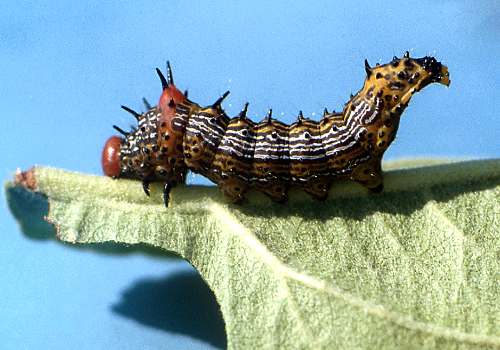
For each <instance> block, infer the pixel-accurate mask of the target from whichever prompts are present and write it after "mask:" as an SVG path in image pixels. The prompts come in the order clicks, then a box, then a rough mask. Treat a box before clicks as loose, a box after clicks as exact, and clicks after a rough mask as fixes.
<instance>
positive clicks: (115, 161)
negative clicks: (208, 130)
mask: <svg viewBox="0 0 500 350" xmlns="http://www.w3.org/2000/svg"><path fill="white" fill-rule="evenodd" d="M156 71H157V72H158V75H159V76H160V80H161V83H162V86H163V93H162V94H161V96H160V101H159V103H158V106H157V107H155V108H151V106H150V105H149V104H148V103H147V101H146V100H144V103H145V105H146V107H147V108H148V111H151V110H153V109H156V110H161V114H162V117H161V120H159V121H158V124H162V125H163V128H164V127H165V126H166V125H169V122H170V121H171V120H172V118H173V117H174V115H175V105H176V104H177V103H180V102H182V101H184V100H185V99H186V96H185V95H184V94H183V93H182V92H180V91H179V89H177V88H176V87H175V85H174V81H173V78H172V71H171V69H170V63H169V62H167V78H166V79H165V77H164V76H163V74H162V73H161V72H160V70H159V69H156ZM122 108H123V109H125V110H126V111H127V112H130V113H132V114H133V115H134V116H135V117H136V118H137V119H138V120H139V119H140V117H141V115H140V114H138V113H136V112H134V111H132V110H131V109H129V108H127V107H124V106H122ZM114 128H115V129H116V130H118V132H120V133H121V134H122V135H124V136H127V135H128V134H129V133H127V132H125V131H123V130H121V129H120V128H118V127H117V126H114ZM173 141H174V140H172V142H173ZM123 142H124V139H123V138H122V137H119V136H112V137H110V138H109V139H108V141H106V144H105V145H104V149H103V151H102V159H101V164H102V170H103V172H104V175H106V176H110V177H117V176H119V175H120V174H121V173H122V170H123V169H121V168H120V146H121V145H122V144H123Z"/></svg>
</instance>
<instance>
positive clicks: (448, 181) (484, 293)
mask: <svg viewBox="0 0 500 350" xmlns="http://www.w3.org/2000/svg"><path fill="white" fill-rule="evenodd" d="M32 177H33V178H34V180H35V181H36V183H35V185H32V187H36V190H37V193H40V194H42V195H43V196H45V197H47V198H48V199H49V201H50V213H49V214H48V220H49V221H50V222H52V223H53V224H54V225H55V227H56V228H57V229H58V232H57V236H58V238H59V239H61V240H63V241H67V242H75V243H99V242H101V243H102V242H110V241H111V242H120V243H126V244H135V243H146V244H149V245H152V246H155V247H159V248H162V249H164V250H167V251H171V252H175V253H176V254H178V255H180V256H182V257H183V258H185V259H186V260H188V261H189V262H190V263H191V264H192V265H193V266H194V267H195V268H196V269H197V270H198V271H199V272H200V274H201V276H202V277H203V279H204V280H205V281H206V282H207V284H208V285H209V286H210V288H211V289H212V290H213V291H214V293H215V295H216V298H217V300H218V302H219V303H220V305H221V310H222V313H223V316H224V320H225V324H226V328H227V337H228V339H227V340H228V347H229V348H239V349H249V348H270V347H271V348H273V347H274V348H286V349H292V348H297V349H307V348H311V349H317V348H330V349H337V348H349V349H350V348H370V349H378V348H380V349H431V348H435V349H458V348H459V349H469V348H485V347H487V348H493V347H495V348H496V347H500V160H483V161H470V162H462V163H452V164H441V165H434V166H427V167H420V168H412V169H400V170H392V171H389V172H386V173H385V185H386V187H385V190H384V192H383V193H382V194H380V195H369V194H367V193H366V190H364V189H363V188H361V186H359V185H357V184H355V183H350V182H345V181H344V182H341V181H339V182H338V183H336V184H335V186H334V188H332V190H331V191H330V198H329V199H328V200H327V201H326V202H315V201H313V200H311V199H309V198H308V196H307V195H305V194H303V193H301V192H294V191H292V193H291V197H292V199H291V201H290V202H289V203H287V204H286V205H283V206H280V205H277V204H274V203H272V202H270V201H269V200H268V199H266V198H265V197H264V196H263V195H262V194H260V193H257V192H251V193H249V196H248V197H249V198H248V202H247V203H246V204H245V205H243V206H235V205H229V204H227V203H225V202H224V200H223V199H222V196H221V195H220V193H219V190H218V189H217V188H216V187H204V186H192V185H186V186H179V187H177V188H175V189H174V190H172V193H171V197H172V201H171V203H170V207H169V208H168V209H166V208H165V206H164V204H163V202H162V195H161V186H160V185H152V186H151V190H152V194H151V198H148V197H146V196H145V195H144V193H143V190H142V186H141V184H140V183H139V182H136V181H126V180H111V179H108V178H103V177H96V176H87V175H80V174H75V173H70V172H66V171H62V170H56V169H51V168H43V167H36V168H35V170H34V173H33V174H32ZM17 178H18V179H19V176H18V177H17ZM18 182H21V183H23V184H25V183H26V181H18ZM33 183H34V182H32V184H33ZM26 191H29V190H24V187H22V186H21V185H20V184H15V183H12V182H8V183H7V184H6V192H7V195H8V197H9V204H10V206H11V210H12V211H13V213H14V214H15V215H16V216H17V217H18V220H20V222H21V227H22V229H23V230H29V229H34V227H35V226H33V224H30V225H31V226H30V225H28V226H27V225H26V224H23V221H22V219H21V218H20V217H22V215H23V213H24V215H27V216H28V217H29V216H34V215H40V214H36V213H31V214H30V213H26V211H25V210H24V211H23V210H21V211H20V212H21V213H20V212H17V213H16V212H15V210H13V207H19V206H20V204H19V203H23V202H26V203H27V201H29V200H30V199H29V198H34V197H33V196H34V195H33V193H32V192H31V191H30V192H26ZM30 196H31V197H30ZM13 203H17V204H16V205H15V206H13ZM26 203H25V204H24V205H27V204H26ZM42 215H43V214H42ZM31 221H32V222H34V221H35V219H34V218H33V217H32V218H31Z"/></svg>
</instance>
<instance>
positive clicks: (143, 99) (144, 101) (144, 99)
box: [142, 97, 152, 111]
mask: <svg viewBox="0 0 500 350" xmlns="http://www.w3.org/2000/svg"><path fill="white" fill-rule="evenodd" d="M142 103H144V106H146V110H148V111H149V110H150V109H151V108H152V107H151V105H150V104H149V102H148V100H146V98H145V97H143V98H142Z"/></svg>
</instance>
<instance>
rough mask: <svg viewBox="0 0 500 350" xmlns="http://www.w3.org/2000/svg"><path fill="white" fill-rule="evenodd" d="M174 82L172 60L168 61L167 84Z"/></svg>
mask: <svg viewBox="0 0 500 350" xmlns="http://www.w3.org/2000/svg"><path fill="white" fill-rule="evenodd" d="M173 83H174V76H173V75H172V68H170V62H169V61H167V84H168V85H172V84H173Z"/></svg>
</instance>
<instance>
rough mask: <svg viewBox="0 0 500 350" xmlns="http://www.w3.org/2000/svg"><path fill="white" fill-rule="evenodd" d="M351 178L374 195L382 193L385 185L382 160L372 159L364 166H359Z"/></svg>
mask: <svg viewBox="0 0 500 350" xmlns="http://www.w3.org/2000/svg"><path fill="white" fill-rule="evenodd" d="M351 177H352V179H353V180H355V181H357V182H358V183H360V184H361V185H363V186H365V187H366V188H368V189H369V190H370V191H371V192H373V193H380V192H382V190H383V189H384V183H383V175H382V165H381V158H372V159H370V160H369V161H368V162H367V163H365V164H362V166H358V167H357V168H356V169H355V170H354V171H353V173H352V176H351Z"/></svg>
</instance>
